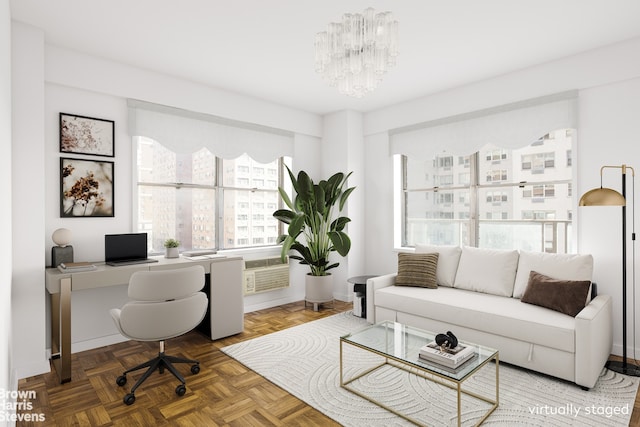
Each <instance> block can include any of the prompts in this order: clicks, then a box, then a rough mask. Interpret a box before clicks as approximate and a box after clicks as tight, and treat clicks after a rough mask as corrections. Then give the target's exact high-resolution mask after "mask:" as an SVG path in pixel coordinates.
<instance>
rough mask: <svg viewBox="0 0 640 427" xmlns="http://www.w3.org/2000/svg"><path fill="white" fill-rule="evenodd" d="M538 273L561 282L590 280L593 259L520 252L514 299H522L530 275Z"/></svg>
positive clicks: (587, 256) (570, 255) (585, 256)
mask: <svg viewBox="0 0 640 427" xmlns="http://www.w3.org/2000/svg"><path fill="white" fill-rule="evenodd" d="M531 271H537V272H538V273H540V274H544V275H545V276H549V277H553V278H554V279H560V280H589V281H591V276H592V274H593V257H592V256H591V255H578V254H548V253H545V252H527V251H520V259H519V261H518V272H517V274H516V280H515V286H514V288H513V297H514V298H522V295H524V291H525V289H527V284H528V283H529V273H531Z"/></svg>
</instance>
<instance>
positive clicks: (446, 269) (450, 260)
mask: <svg viewBox="0 0 640 427" xmlns="http://www.w3.org/2000/svg"><path fill="white" fill-rule="evenodd" d="M434 252H437V253H438V254H440V256H439V257H438V268H437V270H436V278H437V279H438V286H448V287H452V286H453V282H454V280H455V278H456V271H457V270H458V262H460V254H461V253H462V248H461V247H460V246H439V245H416V253H417V254H424V253H434Z"/></svg>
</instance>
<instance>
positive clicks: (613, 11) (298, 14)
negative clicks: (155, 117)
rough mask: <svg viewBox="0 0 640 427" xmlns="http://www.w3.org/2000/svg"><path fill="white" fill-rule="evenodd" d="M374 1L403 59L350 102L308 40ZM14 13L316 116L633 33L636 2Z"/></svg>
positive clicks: (160, 5) (196, 0)
mask: <svg viewBox="0 0 640 427" xmlns="http://www.w3.org/2000/svg"><path fill="white" fill-rule="evenodd" d="M369 6H371V7H374V8H375V9H376V10H378V11H382V10H385V11H387V10H388V11H391V12H392V13H393V15H394V17H395V19H397V20H398V21H399V25H400V56H399V58H398V65H397V66H396V67H394V68H393V69H391V70H390V72H389V73H388V74H387V75H386V76H385V78H384V79H383V81H382V83H381V84H380V86H379V87H378V89H377V90H376V91H375V92H373V93H370V94H368V95H366V96H365V97H364V98H362V99H355V98H350V97H347V96H344V95H340V94H339V93H338V92H337V89H335V88H331V87H328V85H327V84H326V83H325V82H324V81H323V80H322V79H321V77H320V76H319V75H318V74H316V73H315V72H314V58H313V53H314V51H313V42H314V36H315V33H317V32H319V31H323V30H324V29H325V27H326V25H327V24H328V23H329V22H332V21H338V20H339V19H340V18H341V16H342V14H343V13H345V12H361V11H362V10H364V9H365V8H366V7H369ZM11 15H12V18H13V19H14V20H16V21H21V22H24V23H28V24H31V25H34V26H36V27H39V28H41V29H43V30H44V34H45V40H46V42H47V43H48V44H51V45H57V46H62V47H67V48H70V49H73V50H77V51H80V52H85V53H89V54H91V55H95V56H98V57H103V58H107V59H112V60H115V61H119V62H123V63H127V64H131V65H134V66H137V67H140V68H144V69H149V70H155V71H159V72H162V73H166V74H170V75H174V76H179V77H182V78H185V79H188V80H191V81H194V82H198V83H202V84H205V85H209V86H212V87H218V88H224V89H226V90H230V91H233V92H237V93H241V94H244V95H249V96H253V97H256V98H260V99H264V100H268V101H271V102H275V103H278V104H282V105H286V106H290V107H293V108H297V109H301V110H305V111H309V112H313V113H319V114H325V113H328V112H332V111H339V110H344V109H353V110H357V111H363V112H366V111H371V110H375V109H378V108H381V107H385V106H388V105H392V104H396V103H399V102H402V101H406V100H409V99H414V98H418V97H421V96H425V95H428V94H431V93H435V92H439V91H442V90H446V89H448V88H452V87H456V86H461V85H465V84H468V83H471V82H474V81H479V80H484V79H487V78H490V77H493V76H497V75H501V74H505V73H509V72H511V71H515V70H518V69H522V68H526V67H529V66H531V65H536V64H540V63H544V62H548V61H552V60H554V59H557V58H561V57H565V56H569V55H572V54H575V53H579V52H583V51H587V50H590V49H594V48H597V47H600V46H605V45H608V44H611V43H615V42H618V41H622V40H627V39H630V38H634V37H638V36H640V1H638V0H613V1H612V0H370V1H361V0H316V1H310V0H307V1H305V0H179V1H178V0H90V1H88V0H11ZM639 54H640V52H639Z"/></svg>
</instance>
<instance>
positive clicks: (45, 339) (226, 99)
mask: <svg viewBox="0 0 640 427" xmlns="http://www.w3.org/2000/svg"><path fill="white" fill-rule="evenodd" d="M12 27H13V31H14V35H13V40H12V46H13V50H14V58H13V63H12V66H13V69H14V79H13V82H12V84H13V92H14V93H13V99H14V103H15V104H14V113H15V114H14V145H13V148H14V150H17V151H16V153H15V154H14V159H13V170H14V174H13V179H14V195H15V196H14V201H13V204H12V206H13V211H14V215H16V214H18V216H19V218H18V219H17V224H16V223H14V227H13V231H14V235H15V236H20V240H19V241H18V242H17V243H16V244H15V245H14V251H13V253H14V283H13V290H14V296H13V301H12V307H13V321H14V324H19V325H20V328H21V330H20V334H16V339H15V340H14V352H13V353H14V355H15V360H16V362H15V364H14V365H15V369H16V370H17V372H18V376H19V377H25V376H28V375H35V374H39V373H42V372H46V371H48V370H49V364H48V360H47V357H46V348H48V347H49V346H50V333H49V330H50V325H49V307H48V299H47V298H46V292H45V290H44V274H43V270H44V267H45V266H46V265H48V264H49V263H50V250H51V246H52V245H53V242H52V241H51V234H52V232H53V231H54V230H55V229H57V228H59V227H65V228H69V229H70V230H71V231H72V232H73V241H72V245H73V247H74V255H75V259H76V260H92V261H98V260H101V259H103V258H104V237H103V236H104V234H107V233H112V232H128V231H131V230H132V228H131V227H132V218H131V215H132V213H131V208H130V206H131V195H132V178H131V173H132V171H131V146H130V137H129V135H128V129H127V107H126V99H127V98H134V99H139V100H143V101H149V102H157V103H160V104H164V105H169V106H173V107H178V108H185V109H189V110H192V111H197V112H203V113H209V114H215V115H218V116H221V117H227V118H230V119H233V120H240V121H246V122H250V123H257V124H261V125H266V126H271V127H276V128H280V129H285V130H289V131H293V132H296V138H295V150H296V167H300V168H305V170H313V171H317V172H319V165H317V159H319V158H320V138H319V137H320V135H321V133H322V126H321V123H322V119H321V118H320V117H319V116H316V115H313V114H310V113H306V112H301V111H297V110H293V109H290V108H287V107H283V106H279V105H275V104H271V103H268V102H265V101H262V100H258V99H254V98H250V97H246V96H241V95H238V94H234V93H230V92H228V91H224V90H220V89H215V88H210V87H205V86H202V85H197V84H194V83H192V82H188V81H184V80H180V79H176V78H173V77H170V76H166V75H162V74H158V73H153V72H148V71H144V70H141V69H136V68H133V67H129V66H126V65H122V64H117V63H113V62H109V61H105V60H102V59H99V58H95V57H91V56H87V55H82V54H79V53H77V52H72V51H68V50H65V49H61V48H58V47H54V46H49V45H46V44H45V41H44V34H43V32H42V31H41V30H39V29H37V28H33V27H30V26H27V25H24V24H21V23H17V22H12ZM60 112H65V113H74V114H80V115H86V116H91V117H98V118H106V119H110V120H114V121H115V129H116V149H115V152H116V156H115V158H113V159H109V160H113V161H114V162H115V177H116V178H115V180H114V181H115V182H114V187H115V197H116V199H115V217H114V218H60V216H59V158H60V157H66V156H67V155H65V154H61V153H59V141H58V135H59V129H58V120H59V118H58V115H59V113H60ZM71 157H72V156H71ZM8 170H9V168H4V169H3V172H4V171H8ZM5 182H6V181H5ZM7 194H8V192H7ZM32 199H33V200H32ZM26 206H29V207H30V208H31V209H28V210H27V209H26ZM261 253H262V252H259V254H261ZM275 254H277V251H275V252H274V254H273V255H275ZM243 256H246V257H247V258H251V257H255V256H257V255H256V254H255V253H248V252H245V253H243ZM16 259H17V261H16ZM297 268H298V266H292V277H293V278H294V283H292V286H291V287H290V288H289V289H286V290H281V291H277V292H270V293H265V294H261V295H256V296H250V297H247V298H246V309H249V310H250V309H258V308H264V307H271V306H274V305H278V304H283V303H287V302H292V301H299V300H300V299H302V295H304V290H303V287H301V285H300V284H299V282H300V281H299V279H296V277H297V276H300V277H302V273H301V272H299V271H298V270H297ZM296 280H297V282H296ZM125 300H126V289H125V287H124V286H122V287H117V288H113V289H103V290H95V291H83V292H77V293H74V295H73V297H72V306H73V310H72V351H80V350H83V349H86V348H92V347H95V346H99V345H104V344H106V343H110V342H115V341H117V340H120V339H121V337H120V336H119V335H118V334H117V333H116V331H115V327H114V326H113V324H112V321H111V319H110V318H109V316H108V309H109V308H112V307H114V306H119V305H122V304H123V303H124V301H125Z"/></svg>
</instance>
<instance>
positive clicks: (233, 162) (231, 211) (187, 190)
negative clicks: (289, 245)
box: [134, 137, 283, 253]
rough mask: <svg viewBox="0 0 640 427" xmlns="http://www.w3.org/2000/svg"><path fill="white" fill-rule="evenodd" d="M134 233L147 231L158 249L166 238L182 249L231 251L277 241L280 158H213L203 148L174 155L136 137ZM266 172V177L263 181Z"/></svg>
mask: <svg viewBox="0 0 640 427" xmlns="http://www.w3.org/2000/svg"><path fill="white" fill-rule="evenodd" d="M134 142H135V144H136V148H137V153H136V154H137V162H136V174H137V191H136V192H137V209H136V212H135V215H136V226H137V231H138V232H146V233H147V234H148V235H149V251H150V252H151V253H160V252H162V250H163V242H164V241H165V240H166V239H167V238H174V239H177V240H179V241H180V248H181V249H182V250H203V249H207V250H208V249H234V248H243V247H254V246H263V245H266V244H275V243H276V239H277V236H278V233H279V231H280V226H279V224H278V221H277V220H276V219H275V218H273V215H272V214H273V212H274V211H275V210H276V209H277V206H278V204H279V194H278V186H279V185H280V180H281V177H282V162H283V159H278V160H275V161H273V162H270V163H266V164H263V163H258V162H257V161H255V160H253V159H252V158H251V157H250V156H248V155H247V154H244V155H241V156H240V157H238V158H236V159H221V158H217V157H216V156H215V155H214V154H213V153H211V152H209V151H208V150H207V149H205V148H203V149H200V150H198V151H196V152H194V153H175V152H173V151H171V150H169V149H167V148H166V147H164V146H162V145H161V144H160V143H158V142H157V141H154V140H152V139H149V138H144V137H136V138H135V139H134ZM264 176H269V177H270V179H269V180H267V182H266V183H265V179H264Z"/></svg>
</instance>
